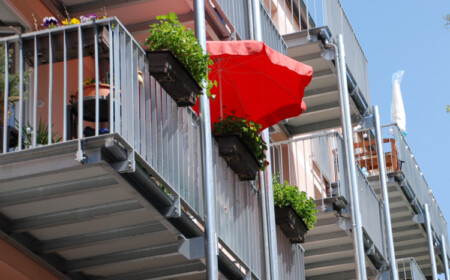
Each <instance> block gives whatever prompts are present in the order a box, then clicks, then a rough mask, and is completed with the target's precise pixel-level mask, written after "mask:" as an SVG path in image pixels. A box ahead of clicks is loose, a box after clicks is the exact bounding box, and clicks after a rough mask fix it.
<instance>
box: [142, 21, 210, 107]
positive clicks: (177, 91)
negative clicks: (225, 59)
mask: <svg viewBox="0 0 450 280" xmlns="http://www.w3.org/2000/svg"><path fill="white" fill-rule="evenodd" d="M156 19H157V20H158V22H157V23H155V24H153V25H151V26H150V30H149V33H150V35H149V36H148V38H147V41H146V45H148V47H149V51H148V52H147V57H148V60H149V70H150V74H151V75H152V76H153V77H155V79H156V80H157V81H158V83H160V85H161V86H162V87H163V88H164V90H165V91H166V92H167V93H168V94H169V95H170V96H171V97H172V98H173V99H174V100H175V102H176V103H177V105H178V106H192V105H195V103H196V100H197V95H198V94H200V93H201V89H202V88H201V86H200V85H202V83H203V82H202V81H203V80H204V81H207V83H206V85H205V88H206V91H207V94H208V96H210V92H209V90H210V89H211V87H212V86H213V83H212V82H211V81H210V80H209V79H208V71H209V70H208V66H210V65H212V64H213V62H212V60H211V59H210V58H209V55H208V54H207V53H204V52H203V49H202V47H201V45H200V43H199V42H198V40H197V38H196V37H195V34H194V31H192V30H191V29H187V28H186V27H185V26H183V25H182V24H181V23H180V22H179V21H178V18H177V16H176V15H175V14H174V13H172V12H171V13H169V14H168V15H161V16H158V17H156Z"/></svg>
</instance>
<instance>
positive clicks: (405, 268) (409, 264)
mask: <svg viewBox="0 0 450 280" xmlns="http://www.w3.org/2000/svg"><path fill="white" fill-rule="evenodd" d="M397 266H398V274H399V279H401V280H426V278H425V276H424V275H423V273H422V270H420V267H419V265H418V264H417V263H416V261H415V260H414V258H404V259H398V260H397Z"/></svg>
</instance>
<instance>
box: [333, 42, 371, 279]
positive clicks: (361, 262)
mask: <svg viewBox="0 0 450 280" xmlns="http://www.w3.org/2000/svg"><path fill="white" fill-rule="evenodd" d="M337 41H338V54H339V57H338V58H337V59H338V60H339V66H338V67H339V73H340V77H339V79H341V83H342V88H341V90H339V100H340V101H339V103H340V110H341V122H342V124H343V136H344V146H345V152H346V158H347V163H348V165H349V166H348V167H347V168H348V170H349V172H350V178H349V183H350V193H351V206H352V212H353V213H352V214H353V215H352V217H353V219H352V220H353V225H352V228H353V238H354V242H355V247H356V248H355V251H356V263H357V272H358V279H359V280H366V279H367V274H366V259H365V250H364V240H363V229H362V221H361V211H360V205H359V193H358V184H357V179H356V162H355V152H354V150H353V135H352V123H351V116H350V108H349V99H348V95H349V94H348V90H347V89H348V87H347V75H346V73H347V71H346V66H345V50H344V39H343V36H342V34H339V35H338V40H337ZM344 124H345V125H344Z"/></svg>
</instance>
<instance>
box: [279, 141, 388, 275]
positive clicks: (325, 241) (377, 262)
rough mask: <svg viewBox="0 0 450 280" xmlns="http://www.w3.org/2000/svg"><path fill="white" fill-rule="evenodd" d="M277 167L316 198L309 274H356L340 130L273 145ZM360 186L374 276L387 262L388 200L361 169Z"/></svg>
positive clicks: (308, 242)
mask: <svg viewBox="0 0 450 280" xmlns="http://www.w3.org/2000/svg"><path fill="white" fill-rule="evenodd" d="M271 154H272V171H273V172H274V174H279V176H280V180H287V181H289V182H290V183H291V184H293V185H297V186H299V188H300V190H302V191H305V192H306V194H307V195H308V196H309V197H312V198H314V200H315V202H316V205H317V209H318V210H319V213H318V221H317V224H316V225H315V226H314V228H313V229H312V230H311V231H309V232H308V234H307V235H306V240H305V243H303V244H302V246H303V248H304V249H305V268H306V271H305V272H306V276H307V278H308V279H354V278H356V274H355V268H356V264H355V258H354V248H353V238H352V234H351V231H350V230H351V209H350V206H349V202H350V193H349V184H348V177H347V172H345V170H346V168H345V156H344V153H343V142H342V139H341V137H340V135H339V134H338V133H318V134H313V135H310V136H304V137H298V138H294V139H291V140H288V141H282V142H276V143H273V145H271ZM357 177H358V191H359V197H360V205H361V216H362V221H363V230H364V243H365V244H364V246H365V248H366V254H367V255H366V259H367V260H366V264H367V273H368V275H369V276H374V275H376V274H377V273H378V270H382V269H383V266H384V265H385V264H386V259H387V253H386V241H385V236H384V230H385V224H384V220H383V214H382V213H383V211H384V210H383V209H384V205H383V203H382V202H381V201H380V200H379V199H378V197H377V195H376V194H375V192H374V191H373V190H372V188H371V187H370V185H369V183H368V182H367V180H366V179H365V178H364V176H363V174H362V173H361V172H358V176H357Z"/></svg>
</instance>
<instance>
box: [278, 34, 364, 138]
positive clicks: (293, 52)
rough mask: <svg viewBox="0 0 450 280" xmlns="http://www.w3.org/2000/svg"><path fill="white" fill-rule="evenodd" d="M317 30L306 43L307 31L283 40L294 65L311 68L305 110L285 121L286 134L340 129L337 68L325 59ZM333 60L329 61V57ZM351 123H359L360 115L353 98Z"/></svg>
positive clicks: (330, 53) (351, 100)
mask: <svg viewBox="0 0 450 280" xmlns="http://www.w3.org/2000/svg"><path fill="white" fill-rule="evenodd" d="M319 31H320V29H315V30H311V31H310V33H309V36H311V39H310V40H308V37H307V36H308V33H307V32H306V31H302V32H296V33H292V34H288V35H285V36H284V39H285V41H286V43H287V45H288V51H287V55H288V56H289V57H291V58H293V59H295V60H297V61H300V62H302V63H305V64H308V65H311V66H312V67H313V69H314V73H313V78H312V81H311V83H310V84H309V86H308V87H307V88H306V89H305V95H304V98H303V100H304V102H305V103H306V106H307V110H306V111H304V112H303V113H302V114H301V115H300V116H298V117H296V118H292V119H289V120H288V123H287V124H285V127H286V130H287V131H288V132H289V133H290V134H291V135H296V134H302V133H308V132H313V131H319V130H325V129H331V128H335V127H338V126H340V125H341V121H340V109H339V87H338V80H337V74H336V73H337V72H336V67H335V65H334V63H333V61H332V60H331V59H325V57H326V56H330V55H333V53H332V52H328V51H327V52H326V53H325V52H324V49H325V46H324V44H323V43H322V41H321V40H320V35H319ZM331 58H332V57H331ZM350 109H351V115H352V121H353V122H357V121H359V117H358V116H359V115H360V111H358V110H359V108H358V106H357V105H356V103H355V101H354V100H353V98H350Z"/></svg>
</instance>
